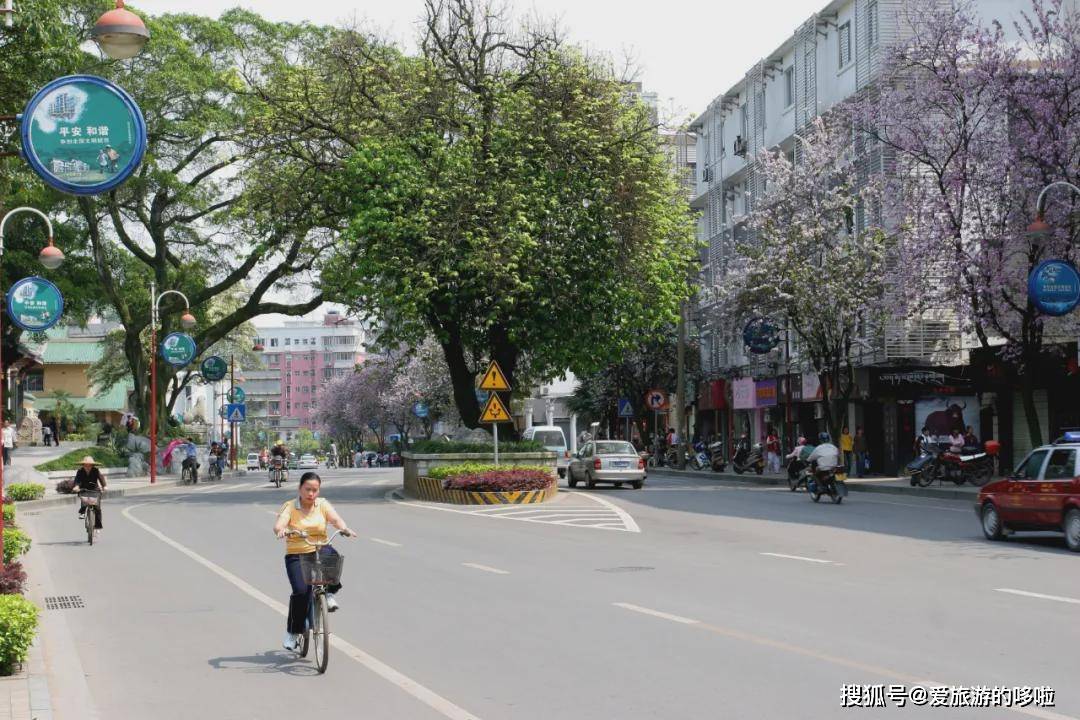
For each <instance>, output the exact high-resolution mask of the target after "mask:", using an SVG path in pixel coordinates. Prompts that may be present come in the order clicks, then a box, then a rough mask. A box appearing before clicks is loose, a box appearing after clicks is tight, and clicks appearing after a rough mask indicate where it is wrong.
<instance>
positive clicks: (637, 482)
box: [566, 440, 645, 490]
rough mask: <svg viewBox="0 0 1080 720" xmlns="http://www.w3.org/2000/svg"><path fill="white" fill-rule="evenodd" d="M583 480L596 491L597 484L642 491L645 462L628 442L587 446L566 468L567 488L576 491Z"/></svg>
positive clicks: (600, 442) (610, 441)
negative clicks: (624, 486)
mask: <svg viewBox="0 0 1080 720" xmlns="http://www.w3.org/2000/svg"><path fill="white" fill-rule="evenodd" d="M581 480H584V481H585V487H589V488H592V487H596V483H598V482H602V483H612V484H614V485H615V487H622V485H623V483H629V484H630V485H631V486H632V487H633V488H634V489H635V490H640V489H641V486H642V485H644V484H645V461H644V460H642V459H641V456H640V455H639V454H638V452H637V450H635V449H634V446H633V445H631V444H630V443H628V442H626V441H625V440H596V441H595V442H589V443H585V447H583V448H582V449H581V451H580V452H578V453H577V454H576V455H574V456H573V457H572V458H570V464H569V465H568V466H567V468H566V484H567V485H569V486H570V487H577V484H578V482H579V481H581Z"/></svg>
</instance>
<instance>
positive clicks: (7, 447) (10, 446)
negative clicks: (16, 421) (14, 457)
mask: <svg viewBox="0 0 1080 720" xmlns="http://www.w3.org/2000/svg"><path fill="white" fill-rule="evenodd" d="M3 434H4V465H10V464H11V452H12V451H13V450H14V449H15V426H14V425H12V424H11V421H10V420H5V421H4V430H3Z"/></svg>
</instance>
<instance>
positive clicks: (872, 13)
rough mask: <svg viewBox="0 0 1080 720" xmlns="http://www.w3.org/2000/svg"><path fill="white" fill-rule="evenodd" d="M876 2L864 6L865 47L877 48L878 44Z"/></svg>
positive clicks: (871, 1) (872, 1) (875, 0)
mask: <svg viewBox="0 0 1080 720" xmlns="http://www.w3.org/2000/svg"><path fill="white" fill-rule="evenodd" d="M877 23H878V20H877V0H870V2H868V3H867V4H866V46H867V47H877V43H878V24H877Z"/></svg>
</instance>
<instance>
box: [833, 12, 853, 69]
mask: <svg viewBox="0 0 1080 720" xmlns="http://www.w3.org/2000/svg"><path fill="white" fill-rule="evenodd" d="M836 37H837V38H838V39H839V40H840V69H841V70H842V69H844V68H846V67H847V66H848V65H849V64H850V63H851V21H850V20H849V21H848V22H846V23H844V24H843V25H841V26H840V31H839V32H838V33H837V35H836Z"/></svg>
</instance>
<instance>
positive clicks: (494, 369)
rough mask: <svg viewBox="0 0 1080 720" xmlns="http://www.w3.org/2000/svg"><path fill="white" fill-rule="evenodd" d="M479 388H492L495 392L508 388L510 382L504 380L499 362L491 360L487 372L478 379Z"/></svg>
mask: <svg viewBox="0 0 1080 720" xmlns="http://www.w3.org/2000/svg"><path fill="white" fill-rule="evenodd" d="M480 389H481V390H494V391H495V392H506V391H508V390H509V389H510V383H508V382H507V381H506V375H504V374H503V371H502V368H501V367H499V363H497V362H496V361H494V360H492V361H491V364H490V365H488V369H487V372H485V373H484V379H483V380H481V381H480ZM499 422H502V421H501V420H500V421H499Z"/></svg>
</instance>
